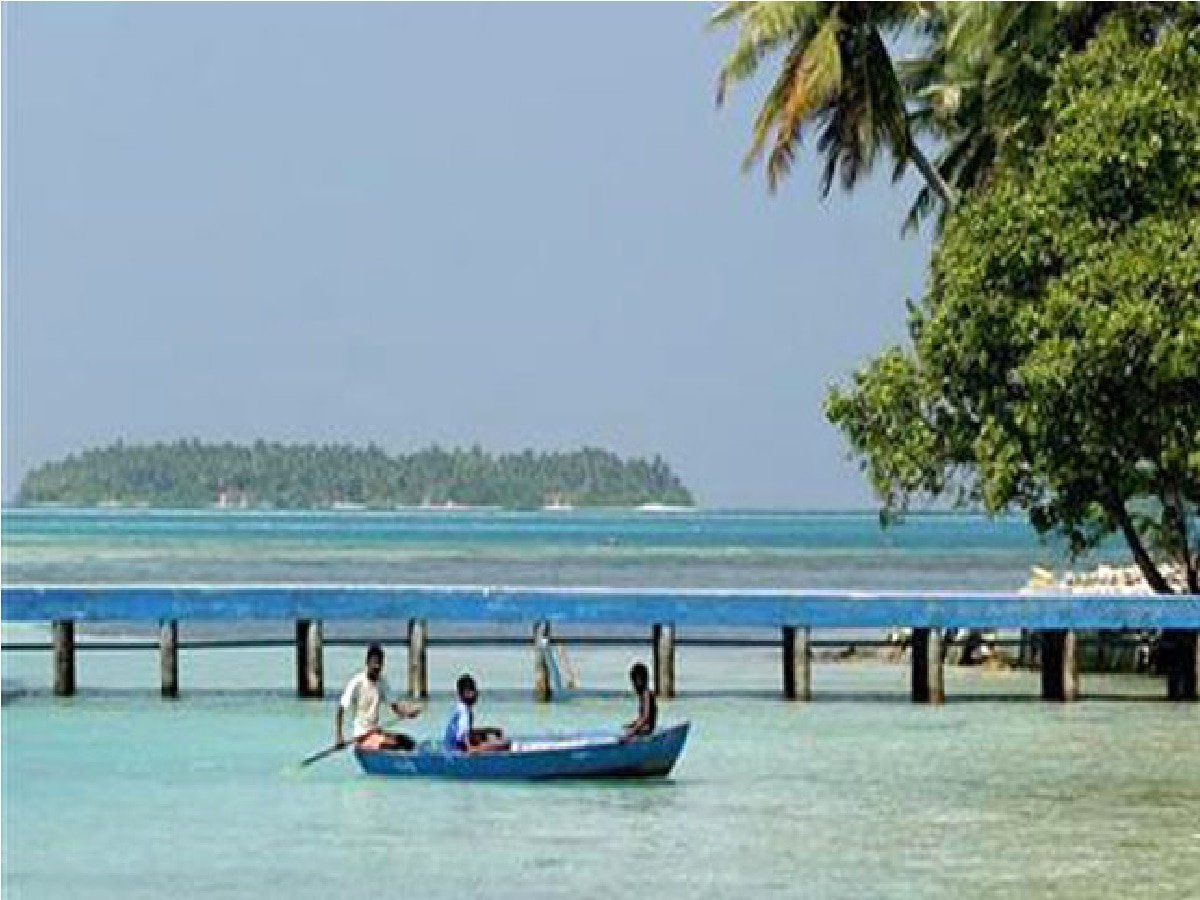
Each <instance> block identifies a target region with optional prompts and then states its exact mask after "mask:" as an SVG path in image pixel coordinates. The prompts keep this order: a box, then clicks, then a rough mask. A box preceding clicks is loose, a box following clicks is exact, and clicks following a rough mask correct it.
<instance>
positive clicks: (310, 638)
mask: <svg viewBox="0 0 1200 900" xmlns="http://www.w3.org/2000/svg"><path fill="white" fill-rule="evenodd" d="M323 645H324V640H323V639H322V634H321V621H320V620H319V619H298V620H297V621H296V694H297V696H300V697H318V698H319V697H322V696H324V694H325V664H324V659H323V656H324V646H323Z"/></svg>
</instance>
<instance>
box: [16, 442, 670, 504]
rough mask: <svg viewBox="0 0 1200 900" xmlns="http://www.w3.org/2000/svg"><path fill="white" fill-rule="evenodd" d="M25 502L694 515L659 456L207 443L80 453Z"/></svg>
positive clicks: (38, 481) (27, 486)
mask: <svg viewBox="0 0 1200 900" xmlns="http://www.w3.org/2000/svg"><path fill="white" fill-rule="evenodd" d="M17 500H18V503H21V504H34V503H64V504H73V505H94V504H101V503H106V504H107V503H119V504H128V505H149V506H159V507H199V506H213V505H217V506H268V507H279V508H287V509H300V508H319V507H329V506H339V505H352V506H365V507H370V508H390V507H395V506H416V505H433V506H452V505H466V506H501V507H505V508H509V509H536V508H540V507H542V506H545V505H553V506H638V505H642V504H651V503H653V504H670V505H687V506H690V505H691V504H692V502H693V501H692V495H691V493H690V492H689V491H688V489H687V488H686V487H684V485H683V483H682V482H681V481H680V480H679V478H678V477H677V476H676V475H675V474H674V473H673V472H672V471H671V468H670V466H668V465H667V463H666V462H664V461H663V460H662V459H660V458H659V457H657V456H655V457H654V458H653V459H652V460H649V461H647V460H644V459H637V458H634V459H625V460H623V459H621V458H620V457H618V456H616V455H615V454H613V453H610V452H608V451H605V450H597V449H591V448H585V449H582V450H577V451H574V452H570V453H535V452H533V451H532V450H526V451H524V452H523V453H510V454H501V455H498V456H493V455H492V454H490V453H485V452H484V451H483V450H481V449H480V448H478V447H475V448H472V449H470V450H443V449H441V448H438V447H431V448H429V449H427V450H422V451H420V452H417V453H412V454H407V455H405V454H399V455H395V456H392V455H389V454H388V453H386V452H384V451H383V450H382V449H380V448H379V447H376V446H374V445H371V446H368V447H367V448H365V449H364V448H360V447H352V446H345V445H316V444H293V445H287V444H279V443H267V442H265V441H257V442H255V443H254V444H253V445H251V446H239V445H237V444H231V443H224V444H204V443H201V442H200V441H197V440H191V441H177V442H175V443H169V444H168V443H158V444H150V445H143V446H136V445H129V444H124V443H122V442H118V443H117V444H115V445H114V446H112V447H107V448H102V449H94V450H88V451H85V452H83V453H79V454H72V455H70V456H68V457H67V458H66V459H64V460H60V461H55V462H49V463H46V464H45V465H43V466H41V467H39V468H38V469H36V470H34V471H32V472H30V473H29V475H28V476H27V477H26V478H25V480H24V482H23V484H22V485H21V491H20V494H19V495H18V498H17Z"/></svg>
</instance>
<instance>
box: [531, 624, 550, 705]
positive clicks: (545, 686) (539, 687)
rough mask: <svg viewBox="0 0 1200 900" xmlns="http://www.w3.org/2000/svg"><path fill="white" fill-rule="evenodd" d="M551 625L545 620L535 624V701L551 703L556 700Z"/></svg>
mask: <svg viewBox="0 0 1200 900" xmlns="http://www.w3.org/2000/svg"><path fill="white" fill-rule="evenodd" d="M549 652H550V623H549V622H547V621H545V620H544V619H543V620H541V621H538V622H535V623H534V624H533V699H534V700H536V701H538V702H539V703H549V702H550V701H551V700H553V699H554V691H553V689H552V688H551V686H550V663H549V661H548V660H547V659H546V654H547V653H549Z"/></svg>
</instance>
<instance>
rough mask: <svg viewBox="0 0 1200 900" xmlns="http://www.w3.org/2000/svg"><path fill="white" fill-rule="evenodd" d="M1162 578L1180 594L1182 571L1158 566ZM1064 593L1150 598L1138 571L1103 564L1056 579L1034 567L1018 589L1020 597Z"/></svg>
mask: <svg viewBox="0 0 1200 900" xmlns="http://www.w3.org/2000/svg"><path fill="white" fill-rule="evenodd" d="M1162 573H1163V577H1165V578H1166V579H1167V583H1168V584H1170V585H1171V587H1172V588H1173V589H1174V590H1176V591H1178V592H1181V593H1182V592H1183V591H1184V587H1185V583H1186V582H1185V578H1184V572H1183V567H1182V566H1178V565H1173V564H1166V565H1163V566H1162ZM1049 591H1055V592H1059V591H1061V592H1066V593H1071V594H1094V593H1104V594H1126V595H1131V596H1136V595H1141V594H1153V593H1154V591H1152V590H1151V589H1150V585H1148V584H1146V578H1145V576H1144V575H1142V570H1141V569H1139V568H1138V567H1137V566H1136V565H1133V566H1110V565H1108V564H1107V563H1103V564H1101V565H1099V566H1097V567H1096V568H1095V569H1093V570H1091V571H1090V572H1072V571H1066V572H1064V573H1063V574H1062V576H1061V577H1059V576H1056V575H1055V574H1054V572H1052V571H1051V570H1050V569H1044V568H1042V567H1041V566H1034V567H1033V572H1032V574H1031V575H1030V577H1029V581H1028V582H1026V584H1025V587H1023V588H1022V589H1021V593H1022V594H1036V593H1042V592H1049Z"/></svg>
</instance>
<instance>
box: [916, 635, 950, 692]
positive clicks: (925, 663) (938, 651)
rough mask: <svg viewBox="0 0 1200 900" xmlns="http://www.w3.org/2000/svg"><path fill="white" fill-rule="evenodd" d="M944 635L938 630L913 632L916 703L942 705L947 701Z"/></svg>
mask: <svg viewBox="0 0 1200 900" xmlns="http://www.w3.org/2000/svg"><path fill="white" fill-rule="evenodd" d="M944 672H945V660H944V658H943V654H942V633H941V631H940V630H939V629H936V628H914V629H913V631H912V699H913V702H914V703H930V704H934V705H937V704H940V703H944V702H945V700H946V686H945V685H946V681H945V675H944Z"/></svg>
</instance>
